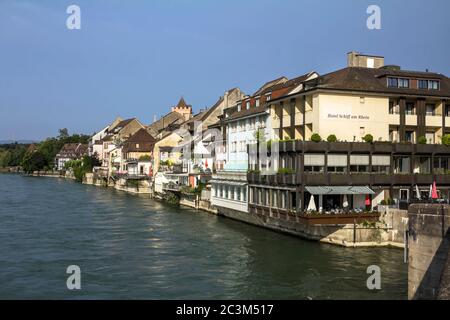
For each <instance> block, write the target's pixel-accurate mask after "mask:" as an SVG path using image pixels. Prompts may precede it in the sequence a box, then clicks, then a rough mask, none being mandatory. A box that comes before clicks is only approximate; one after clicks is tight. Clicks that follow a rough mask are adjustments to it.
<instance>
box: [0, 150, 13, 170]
mask: <svg viewBox="0 0 450 320" xmlns="http://www.w3.org/2000/svg"><path fill="white" fill-rule="evenodd" d="M11 157H12V156H11V152H10V151H8V150H6V151H1V152H0V168H4V167H8V166H9V165H10V163H11Z"/></svg>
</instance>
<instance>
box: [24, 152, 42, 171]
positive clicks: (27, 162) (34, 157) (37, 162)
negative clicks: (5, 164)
mask: <svg viewBox="0 0 450 320" xmlns="http://www.w3.org/2000/svg"><path fill="white" fill-rule="evenodd" d="M46 165H47V159H46V158H45V156H44V155H43V154H42V153H41V152H39V151H36V152H32V153H27V154H26V155H25V157H24V159H23V161H22V167H23V170H24V171H25V172H26V173H32V172H33V171H39V170H42V169H43V168H44V167H45V166H46Z"/></svg>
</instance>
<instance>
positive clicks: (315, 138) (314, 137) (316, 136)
mask: <svg viewBox="0 0 450 320" xmlns="http://www.w3.org/2000/svg"><path fill="white" fill-rule="evenodd" d="M311 141H313V142H320V141H322V137H321V136H320V135H319V134H318V133H313V134H312V136H311Z"/></svg>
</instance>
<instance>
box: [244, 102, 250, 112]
mask: <svg viewBox="0 0 450 320" xmlns="http://www.w3.org/2000/svg"><path fill="white" fill-rule="evenodd" d="M245 109H247V110H248V109H250V101H246V102H245Z"/></svg>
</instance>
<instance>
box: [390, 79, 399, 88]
mask: <svg viewBox="0 0 450 320" xmlns="http://www.w3.org/2000/svg"><path fill="white" fill-rule="evenodd" d="M388 87H389V88H398V79H397V78H388Z"/></svg>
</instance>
